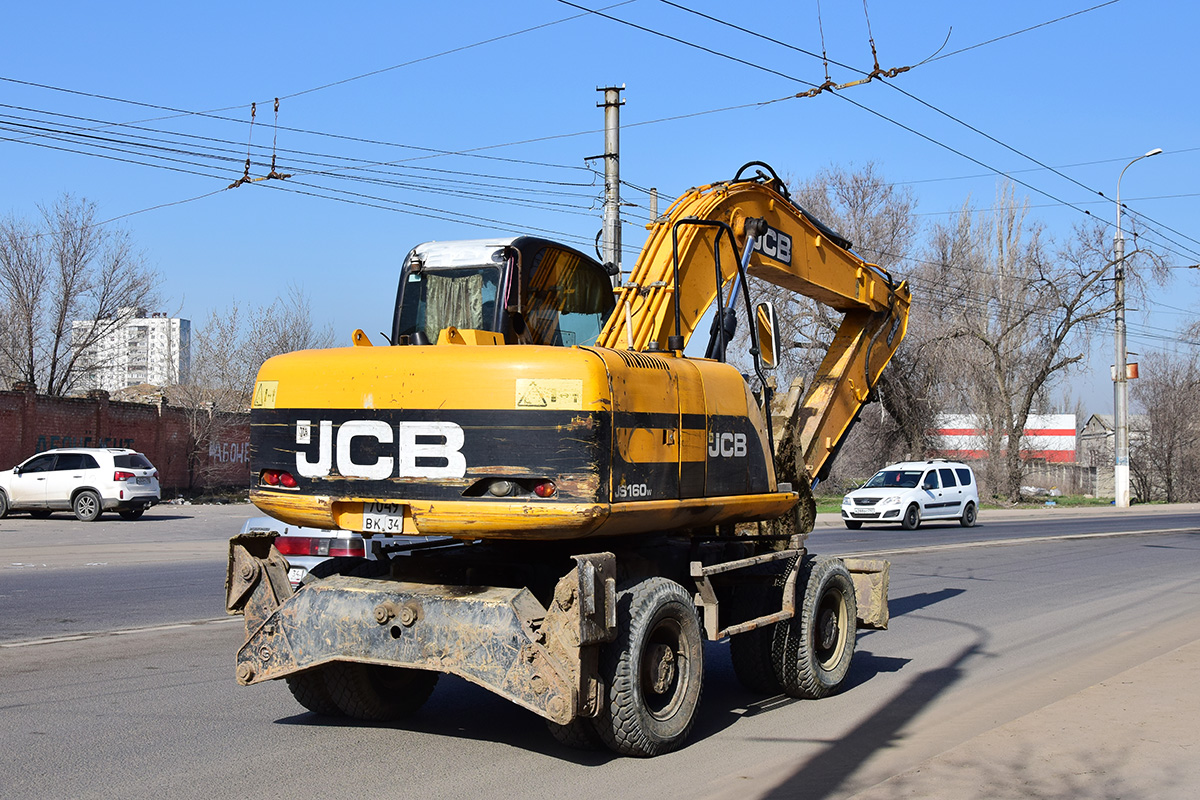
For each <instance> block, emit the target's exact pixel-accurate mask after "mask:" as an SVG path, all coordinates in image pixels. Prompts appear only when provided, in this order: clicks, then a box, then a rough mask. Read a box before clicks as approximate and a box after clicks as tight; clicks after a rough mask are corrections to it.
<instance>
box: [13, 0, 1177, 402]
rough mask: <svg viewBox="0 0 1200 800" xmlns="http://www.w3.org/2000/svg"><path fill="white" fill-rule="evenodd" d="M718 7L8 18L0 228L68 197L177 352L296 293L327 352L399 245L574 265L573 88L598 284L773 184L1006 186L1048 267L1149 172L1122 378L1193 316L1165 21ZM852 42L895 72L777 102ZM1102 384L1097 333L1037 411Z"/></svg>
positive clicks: (394, 260)
mask: <svg viewBox="0 0 1200 800" xmlns="http://www.w3.org/2000/svg"><path fill="white" fill-rule="evenodd" d="M750 8H751V6H739V5H731V4H729V3H726V2H693V3H690V4H686V5H685V4H683V3H672V2H664V0H629V1H628V2H620V1H619V0H616V2H614V1H613V0H589V2H582V0H580V2H578V3H574V2H573V3H566V2H561V1H560V0H526V2H517V3H494V2H475V1H474V0H471V1H467V0H445V2H441V3H397V2H391V3H371V2H363V3H355V4H345V5H341V6H336V7H335V6H334V5H332V4H328V3H316V2H309V1H308V0H293V1H292V2H289V3H276V2H262V3H249V4H246V3H242V2H238V3H233V2H224V1H223V0H211V1H210V2H205V3H188V2H185V3H173V4H160V3H153V4H151V3H125V2H119V0H118V2H113V3H107V4H96V3H90V2H44V3H19V4H18V3H13V4H9V5H8V6H7V7H6V9H5V30H6V33H7V35H6V36H5V40H4V46H3V48H0V215H9V214H12V215H15V216H17V217H29V218H32V217H34V216H35V215H36V214H37V207H38V204H46V203H50V202H53V201H54V200H55V198H57V197H58V196H60V195H61V194H63V193H64V192H69V193H71V194H73V195H75V196H79V197H85V198H87V199H89V200H92V201H94V202H96V203H97V204H98V206H99V218H100V219H102V220H110V219H112V220H115V221H114V222H112V223H111V224H112V225H115V226H123V227H124V228H125V229H127V230H128V231H129V232H130V233H131V234H132V236H133V238H134V240H135V241H136V242H137V244H138V245H139V246H140V247H141V248H142V250H143V251H144V254H145V256H146V259H147V261H148V263H149V264H150V265H152V266H153V267H154V268H156V269H157V270H158V271H159V272H160V273H161V275H162V278H163V283H162V294H163V296H164V300H163V307H162V308H161V309H159V310H162V311H166V312H168V313H170V314H172V315H179V316H183V317H185V318H189V319H192V320H193V321H194V322H195V323H197V324H200V323H202V322H203V320H204V319H205V318H206V317H207V316H208V314H209V313H210V312H211V311H218V312H220V311H221V310H223V309H228V308H229V307H230V305H231V304H232V303H234V302H237V303H239V304H241V305H243V306H257V305H265V304H269V303H270V302H271V301H272V300H273V299H274V298H275V297H277V296H280V295H286V293H287V291H288V287H289V286H296V287H298V288H300V289H301V290H303V291H304V292H305V294H306V295H307V296H308V297H309V298H310V299H311V301H312V307H313V312H314V317H315V322H316V323H317V325H318V327H321V326H324V325H327V324H328V325H331V326H333V328H334V330H335V332H336V334H337V337H338V339H339V341H340V342H344V343H346V344H349V343H350V334H351V332H352V331H353V330H354V329H355V328H359V327H361V328H363V329H364V330H365V331H367V332H368V334H369V335H375V332H376V331H385V330H390V324H391V312H392V305H393V303H394V297H395V289H396V281H397V277H398V274H399V269H400V265H401V263H402V260H403V258H404V256H405V255H406V254H407V253H408V251H409V250H410V249H411V248H412V247H413V246H414V245H416V244H418V243H420V242H423V241H428V240H433V239H467V238H478V237H486V236H494V235H498V234H513V233H523V232H524V233H536V234H539V235H543V236H547V237H548V238H552V239H558V240H560V241H563V242H565V243H567V244H571V245H574V246H576V247H578V248H580V249H582V250H584V251H585V252H591V251H592V249H593V243H594V241H595V237H596V234H597V232H598V231H599V230H600V228H601V224H602V209H601V205H602V195H603V183H604V181H603V174H602V173H603V166H602V163H601V162H600V161H597V160H590V157H593V156H597V155H600V154H601V153H602V152H603V149H604V136H603V111H602V109H601V108H599V107H598V105H597V104H598V103H599V102H600V101H601V100H602V97H603V96H602V93H600V92H597V88H599V87H605V86H623V87H624V91H623V93H622V97H623V99H624V103H625V104H624V106H623V107H622V108H621V125H622V130H621V160H620V164H621V178H622V180H623V181H624V182H625V184H626V185H625V186H624V187H623V188H622V200H623V201H624V202H625V203H627V204H628V205H626V206H625V207H624V208H623V215H624V216H623V223H624V224H623V244H624V261H625V267H626V268H629V267H630V266H632V263H633V262H634V261H635V260H636V254H637V251H638V250H639V249H640V246H641V243H642V242H643V241H644V239H645V235H646V232H645V229H644V222H645V220H646V218H647V215H648V209H647V203H648V195H647V193H646V191H645V190H646V189H649V188H651V187H654V188H657V189H658V191H659V193H660V195H661V197H662V200H661V204H662V207H663V208H665V207H666V205H667V204H668V203H669V202H670V200H671V199H673V198H674V197H675V196H677V195H678V194H680V193H681V192H683V191H684V190H686V189H687V188H688V187H690V186H695V185H702V184H707V183H711V182H713V181H717V180H725V179H729V178H732V177H733V175H734V173H735V172H736V170H737V169H738V168H739V167H740V166H741V165H742V164H744V163H746V162H749V161H756V160H757V161H765V162H767V163H769V164H771V165H772V166H773V167H774V168H775V170H776V171H777V172H778V173H779V174H781V175H784V176H786V177H790V178H794V179H797V180H803V179H805V178H807V177H808V176H810V175H812V174H814V173H816V172H817V171H818V170H820V169H822V168H825V167H830V166H836V167H843V168H847V169H854V168H856V167H861V166H862V165H864V164H866V163H868V162H873V163H874V164H875V166H876V168H877V170H878V171H879V172H880V173H881V174H882V175H883V176H884V177H885V178H886V179H888V180H890V181H893V182H896V183H898V184H901V185H904V186H908V187H911V189H912V191H913V192H914V194H915V196H916V197H917V199H918V212H919V213H920V215H921V219H922V221H923V222H924V223H927V224H933V223H934V222H935V221H938V220H942V219H945V218H946V215H947V214H949V213H952V212H954V211H956V210H957V209H959V208H960V207H961V206H962V204H963V203H964V202H965V201H968V200H970V201H971V202H972V203H973V204H974V205H976V206H977V207H987V206H989V205H990V204H991V202H992V200H993V198H994V197H995V194H996V190H997V182H998V181H999V180H1001V176H1002V175H1007V176H1009V178H1011V179H1012V180H1014V181H1017V186H1016V189H1017V192H1018V194H1019V195H1025V196H1027V197H1028V200H1029V204H1030V206H1031V209H1032V211H1033V214H1034V215H1035V216H1036V217H1037V218H1038V219H1040V220H1041V221H1043V222H1044V223H1045V224H1046V226H1047V229H1048V231H1049V233H1050V234H1051V235H1052V236H1054V237H1055V238H1056V239H1057V240H1059V241H1062V240H1064V239H1066V238H1067V237H1069V236H1070V234H1071V230H1072V226H1074V225H1075V224H1077V223H1078V222H1080V221H1081V220H1083V221H1086V220H1087V219H1088V217H1087V215H1085V214H1084V213H1083V212H1085V211H1087V212H1090V213H1091V214H1092V215H1095V217H1097V218H1099V219H1101V220H1104V221H1106V222H1107V223H1108V224H1111V223H1112V222H1114V221H1115V205H1114V203H1113V202H1112V200H1111V199H1106V198H1112V197H1113V196H1114V194H1115V190H1116V182H1117V178H1118V175H1119V174H1120V173H1121V170H1122V168H1123V167H1124V166H1125V165H1126V164H1128V163H1129V162H1130V161H1131V160H1132V159H1134V158H1136V157H1137V156H1139V155H1141V154H1143V153H1145V152H1147V151H1149V150H1151V149H1153V148H1162V149H1163V151H1164V152H1163V154H1162V155H1159V156H1156V157H1154V158H1150V159H1145V160H1144V161H1141V162H1139V163H1138V164H1137V165H1135V166H1134V167H1132V168H1131V169H1129V170H1128V171H1127V172H1126V173H1125V176H1124V179H1123V181H1122V184H1121V199H1122V201H1123V202H1124V204H1125V205H1126V206H1127V208H1128V209H1129V212H1131V213H1134V214H1137V215H1140V217H1141V218H1142V219H1143V220H1144V222H1145V224H1146V225H1148V226H1149V227H1150V228H1151V229H1152V233H1148V234H1147V236H1148V238H1152V239H1154V240H1155V243H1156V244H1157V245H1158V246H1159V247H1160V249H1161V250H1163V251H1164V252H1165V253H1166V255H1167V258H1168V263H1169V264H1171V265H1172V266H1175V267H1177V268H1176V269H1173V270H1171V271H1170V272H1171V275H1172V278H1171V280H1170V281H1169V282H1168V283H1167V284H1166V285H1164V286H1157V287H1152V290H1151V293H1150V295H1149V297H1148V299H1147V302H1140V303H1139V304H1138V305H1139V308H1138V310H1136V311H1131V312H1130V313H1129V326H1130V332H1129V349H1130V350H1131V351H1133V352H1135V353H1149V352H1151V351H1154V350H1161V349H1171V348H1181V347H1185V346H1187V345H1185V343H1184V340H1182V339H1181V336H1180V334H1179V329H1180V327H1181V326H1182V325H1183V324H1184V323H1185V322H1186V321H1187V319H1188V315H1189V312H1191V311H1192V310H1194V309H1196V308H1198V307H1200V269H1188V268H1187V266H1188V265H1191V264H1196V263H1198V262H1200V225H1197V224H1196V220H1198V219H1200V185H1198V183H1200V182H1198V181H1197V178H1198V177H1200V134H1197V132H1196V131H1197V130H1198V125H1197V122H1198V121H1200V120H1198V117H1200V103H1197V90H1196V88H1195V81H1194V78H1193V76H1192V71H1191V70H1190V66H1191V65H1190V54H1191V53H1192V52H1193V48H1194V35H1195V32H1196V31H1197V30H1200V10H1198V8H1197V7H1196V6H1195V5H1194V4H1191V3H1181V2H1178V1H1177V0H1176V2H1168V1H1167V0H1115V1H1114V2H1105V0H1040V1H1039V2H1026V0H1010V1H1009V2H1005V3H963V2H961V0H947V1H946V2H943V1H942V0H926V1H923V2H904V3H901V2H896V1H895V0H873V2H866V3H859V2H857V0H854V1H853V2H830V1H829V0H826V2H824V3H820V4H818V2H816V0H790V1H786V0H785V1H780V2H776V1H775V0H762V2H758V3H755V4H753V6H752V8H753V13H752V14H748V13H745V9H750ZM689 9H690V10H689ZM589 10H591V11H600V12H601V13H600V14H596V13H589ZM735 26H736V27H735ZM739 28H741V30H739ZM871 38H873V39H874V42H875V46H876V50H877V52H878V60H879V66H880V67H882V68H884V69H891V68H896V67H911V69H909V70H908V71H906V72H903V73H901V74H898V75H896V76H895V77H894V78H890V79H888V80H886V81H874V82H871V83H869V84H865V85H861V86H856V87H851V88H847V89H844V90H841V91H840V92H826V93H823V94H820V95H818V96H816V97H806V98H797V97H795V95H796V94H798V93H801V92H804V91H806V90H807V89H809V88H811V86H813V85H817V84H821V83H823V82H824V81H825V79H826V67H825V65H824V64H823V63H822V60H821V59H820V58H817V57H814V54H815V55H819V54H820V53H821V52H822V51H824V52H826V53H827V55H828V58H829V59H830V61H831V63H830V64H829V67H828V69H829V77H830V79H832V80H833V81H834V82H836V83H845V82H849V81H853V80H856V79H858V78H861V77H862V72H863V71H870V70H871V68H872V67H873V66H874V64H873V59H872V55H871V48H870V39H871ZM772 40H773V41H772ZM898 90H903V91H898ZM277 97H278V98H280V101H279V111H278V117H277V118H276V114H275V112H274V108H273V105H274V98H277ZM251 103H255V104H256V110H255V116H254V121H253V124H251ZM248 152H249V153H250V154H251V162H252V164H251V168H250V171H249V175H250V177H252V178H255V177H262V176H264V175H266V174H267V173H268V172H269V170H270V163H271V156H272V152H274V155H275V159H276V171H277V172H278V173H287V174H290V175H291V177H289V178H287V179H283V180H280V179H270V180H262V181H257V182H253V183H243V184H242V185H239V186H236V187H235V188H227V187H229V186H230V184H233V183H234V182H235V181H237V179H238V178H240V177H242V176H243V174H245V173H244V163H245V160H246V157H247V153H248ZM1048 168H1052V169H1048ZM1099 192H1103V193H1104V195H1105V196H1104V197H1101V196H1100V195H1099V194H1098V193H1099ZM1126 225H1128V222H1127V223H1126ZM1109 235H1111V232H1110V234H1109ZM917 302H919V297H914V303H917ZM1105 337H1107V338H1105ZM1112 359H1113V355H1112V337H1111V329H1109V330H1108V331H1107V332H1102V334H1101V336H1100V337H1099V338H1098V340H1097V341H1096V342H1095V343H1094V346H1093V348H1092V351H1091V354H1090V357H1089V358H1088V360H1087V361H1086V362H1085V366H1083V367H1082V368H1080V369H1079V370H1078V371H1077V372H1076V373H1075V374H1074V375H1072V376H1071V380H1070V381H1069V382H1068V383H1067V384H1065V385H1064V386H1063V388H1062V390H1061V391H1060V394H1061V395H1062V396H1063V397H1064V398H1066V397H1067V396H1068V395H1069V397H1070V398H1071V399H1072V400H1075V399H1078V400H1082V401H1083V403H1084V406H1085V408H1086V410H1087V411H1088V413H1110V412H1111V410H1112V409H1111V406H1112V388H1111V387H1112V384H1111V381H1110V379H1109V374H1108V370H1109V366H1108V365H1109V364H1111V363H1112ZM1136 359H1137V356H1131V360H1136ZM1068 410H1070V409H1068Z"/></svg>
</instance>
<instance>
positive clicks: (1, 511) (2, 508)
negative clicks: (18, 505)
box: [0, 492, 8, 519]
mask: <svg viewBox="0 0 1200 800" xmlns="http://www.w3.org/2000/svg"><path fill="white" fill-rule="evenodd" d="M7 516H8V496H7V495H6V494H4V492H0V519H4V518H5V517H7Z"/></svg>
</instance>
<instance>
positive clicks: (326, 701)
mask: <svg viewBox="0 0 1200 800" xmlns="http://www.w3.org/2000/svg"><path fill="white" fill-rule="evenodd" d="M284 680H285V681H287V687H288V691H290V692H291V693H292V697H294V698H296V702H297V703H299V704H300V705H302V706H304V707H305V708H307V709H308V710H309V711H311V712H313V713H314V714H320V715H321V716H323V717H340V716H342V710H341V709H340V708H338V705H337V703H335V702H333V697H332V696H330V694H329V688H328V687H327V686H326V684H325V668H324V667H317V668H316V669H310V670H308V671H307V672H298V673H296V674H295V675H288V676H287V677H286V678H284Z"/></svg>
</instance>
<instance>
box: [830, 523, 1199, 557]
mask: <svg viewBox="0 0 1200 800" xmlns="http://www.w3.org/2000/svg"><path fill="white" fill-rule="evenodd" d="M1198 530H1200V529H1197V528H1196V527H1195V526H1192V527H1189V528H1160V529H1157V530H1152V531H1106V532H1104V533H1064V534H1062V535H1061V536H1023V537H1021V538H1019V539H989V540H986V541H981V542H953V543H950V544H931V545H922V546H913V547H898V548H896V549H893V550H867V551H864V552H861V553H846V554H844V555H841V556H838V557H839V558H866V557H869V556H891V555H900V554H902V553H932V552H935V551H938V550H966V549H967V548H971V547H1004V546H1007V545H1020V544H1040V543H1044V542H1065V541H1072V540H1078V539H1109V538H1113V537H1116V536H1162V535H1166V534H1170V533H1196V532H1197V531H1198Z"/></svg>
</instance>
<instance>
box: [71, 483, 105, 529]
mask: <svg viewBox="0 0 1200 800" xmlns="http://www.w3.org/2000/svg"><path fill="white" fill-rule="evenodd" d="M71 507H72V508H73V509H74V510H75V518H76V519H78V520H79V521H80V522H94V521H95V520H96V519H97V518H99V516H100V495H98V494H96V493H95V492H93V491H92V490H91V489H85V490H84V491H82V492H80V493H79V494H77V495H75V502H73V503H72V504H71Z"/></svg>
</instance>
